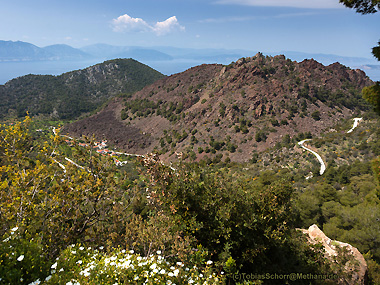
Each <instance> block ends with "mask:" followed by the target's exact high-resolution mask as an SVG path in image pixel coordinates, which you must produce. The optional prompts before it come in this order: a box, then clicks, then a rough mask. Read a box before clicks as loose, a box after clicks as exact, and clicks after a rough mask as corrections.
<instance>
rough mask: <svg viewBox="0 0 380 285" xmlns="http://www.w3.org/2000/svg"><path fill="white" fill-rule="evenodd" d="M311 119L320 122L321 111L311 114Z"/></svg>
mask: <svg viewBox="0 0 380 285" xmlns="http://www.w3.org/2000/svg"><path fill="white" fill-rule="evenodd" d="M311 117H312V118H313V119H314V120H316V121H319V120H320V119H321V113H320V112H319V111H314V112H313V113H311Z"/></svg>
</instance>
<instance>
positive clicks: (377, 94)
mask: <svg viewBox="0 0 380 285" xmlns="http://www.w3.org/2000/svg"><path fill="white" fill-rule="evenodd" d="M362 93H363V98H364V99H365V100H367V101H368V103H370V104H371V105H372V106H373V108H374V109H375V111H376V112H377V113H378V114H380V82H379V81H378V82H376V84H375V85H372V86H370V87H365V88H363V90H362Z"/></svg>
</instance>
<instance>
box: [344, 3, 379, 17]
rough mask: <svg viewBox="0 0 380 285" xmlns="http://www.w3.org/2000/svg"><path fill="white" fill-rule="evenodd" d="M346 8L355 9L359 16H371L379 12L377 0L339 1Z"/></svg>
mask: <svg viewBox="0 0 380 285" xmlns="http://www.w3.org/2000/svg"><path fill="white" fill-rule="evenodd" d="M339 2H340V3H343V4H344V5H345V6H346V7H348V8H353V9H356V12H358V13H361V14H373V13H376V12H377V11H379V9H380V3H379V1H378V0H339Z"/></svg>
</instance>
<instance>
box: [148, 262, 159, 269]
mask: <svg viewBox="0 0 380 285" xmlns="http://www.w3.org/2000/svg"><path fill="white" fill-rule="evenodd" d="M156 267H157V264H156V263H153V264H152V265H151V266H150V267H149V268H150V269H155V268H156Z"/></svg>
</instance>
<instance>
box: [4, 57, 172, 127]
mask: <svg viewBox="0 0 380 285" xmlns="http://www.w3.org/2000/svg"><path fill="white" fill-rule="evenodd" d="M162 77H164V75H162V74H161V73H159V72H158V71H155V70H154V69H152V68H150V67H148V66H146V65H144V64H142V63H139V62H137V61H135V60H133V59H115V60H109V61H106V62H103V63H100V64H97V65H94V66H91V67H88V68H86V69H83V70H77V71H72V72H68V73H64V74H62V75H59V76H52V75H26V76H22V77H19V78H16V79H13V80H10V81H8V82H7V83H6V84H5V85H1V86H0V118H3V119H4V118H9V117H11V118H12V117H13V118H14V117H16V118H17V117H18V118H20V117H23V116H25V115H26V113H27V112H29V114H31V115H43V116H45V117H48V118H52V119H66V120H67V119H76V118H78V117H79V116H80V115H82V114H85V113H89V112H92V111H95V110H96V109H97V108H99V107H100V106H101V105H102V104H104V103H105V102H106V101H107V100H109V99H110V98H112V97H114V96H117V95H119V94H120V93H127V94H131V93H134V92H136V91H138V90H140V89H142V88H143V87H144V86H146V85H149V84H151V83H153V82H154V81H155V80H157V79H159V78H162Z"/></svg>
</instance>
